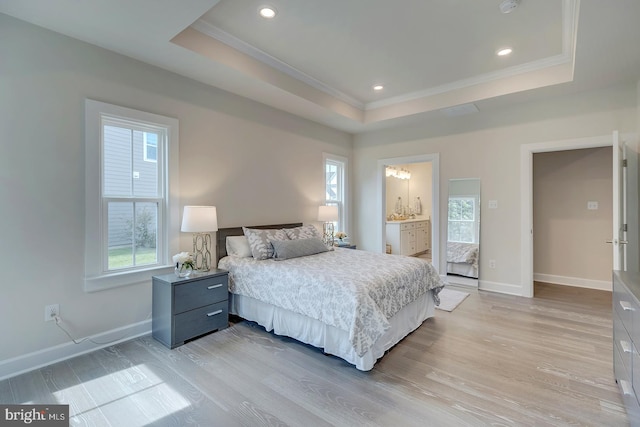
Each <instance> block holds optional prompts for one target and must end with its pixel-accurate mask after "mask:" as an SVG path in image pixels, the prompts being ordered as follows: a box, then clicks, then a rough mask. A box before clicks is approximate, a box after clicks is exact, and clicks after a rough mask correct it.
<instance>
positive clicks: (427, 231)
mask: <svg viewBox="0 0 640 427" xmlns="http://www.w3.org/2000/svg"><path fill="white" fill-rule="evenodd" d="M430 223H431V221H420V222H416V253H422V252H426V251H428V250H429V249H431V225H430Z"/></svg>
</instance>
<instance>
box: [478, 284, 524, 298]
mask: <svg viewBox="0 0 640 427" xmlns="http://www.w3.org/2000/svg"><path fill="white" fill-rule="evenodd" d="M478 289H480V290H481V291H490V292H499V293H501V294H507V295H516V296H519V297H521V296H524V295H523V293H522V291H523V289H522V286H520V285H512V284H510V283H499V282H489V281H487V280H479V281H478Z"/></svg>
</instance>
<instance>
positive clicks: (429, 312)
mask: <svg viewBox="0 0 640 427" xmlns="http://www.w3.org/2000/svg"><path fill="white" fill-rule="evenodd" d="M302 227H303V226H302V224H300V223H294V224H278V225H270V226H259V227H255V226H254V227H249V228H251V229H254V230H278V229H287V230H289V231H288V232H293V231H295V230H300V229H301V228H302ZM305 227H312V226H305ZM243 235H244V233H243V228H242V227H235V228H225V229H219V230H218V233H217V249H216V258H217V260H218V266H219V267H220V268H223V269H225V270H228V271H229V291H230V298H229V312H230V313H231V314H234V315H237V316H240V317H241V318H244V319H247V320H250V321H254V322H256V323H258V324H260V325H261V326H263V327H264V328H265V329H266V330H267V331H273V332H274V333H275V334H278V335H284V336H288V337H291V338H294V339H296V340H298V341H301V342H303V343H306V344H310V345H313V346H315V347H318V348H321V349H322V350H323V351H324V352H325V353H327V354H332V355H335V356H338V357H340V358H342V359H344V360H345V361H347V362H349V363H351V364H353V365H355V367H356V368H357V369H359V370H362V371H368V370H371V369H372V368H373V366H374V364H375V363H376V361H377V360H378V359H379V358H381V357H382V356H383V355H384V353H385V352H386V351H387V350H389V349H390V348H391V347H393V346H394V345H395V344H397V343H398V342H399V341H400V340H402V338H404V337H405V336H406V335H408V334H409V333H410V332H412V331H414V330H415V329H416V328H418V327H419V326H420V325H421V324H422V323H423V322H424V321H425V320H426V319H428V318H430V317H432V316H433V315H434V312H435V305H436V304H438V303H439V299H438V293H439V292H440V290H441V289H442V287H443V285H444V283H443V282H442V281H441V279H440V277H439V275H438V273H437V271H435V269H434V268H433V266H432V265H431V264H430V263H427V262H424V261H423V260H420V259H417V258H413V257H404V256H399V255H388V254H381V253H373V252H365V251H360V250H353V249H347V248H335V249H334V250H331V251H322V252H320V253H315V254H310V255H305V256H296V257H292V258H287V259H283V260H279V258H278V256H279V254H278V253H276V254H275V258H273V257H272V258H268V259H263V260H259V259H256V258H255V257H254V256H238V254H237V253H235V254H232V255H228V254H227V238H231V239H234V237H233V236H243ZM235 239H242V238H238V237H235ZM247 240H249V241H250V240H251V237H249V239H247ZM291 240H296V239H291ZM312 240H314V239H309V240H307V241H306V242H307V243H311V242H312ZM272 243H273V247H274V248H276V246H277V245H276V243H277V242H275V241H272ZM278 243H279V242H278ZM285 243H286V244H287V245H289V244H291V245H293V244H294V243H296V242H285ZM298 243H305V242H298ZM296 244H297V243H296ZM283 245H284V244H281V245H279V246H278V247H280V246H283ZM254 255H255V254H254Z"/></svg>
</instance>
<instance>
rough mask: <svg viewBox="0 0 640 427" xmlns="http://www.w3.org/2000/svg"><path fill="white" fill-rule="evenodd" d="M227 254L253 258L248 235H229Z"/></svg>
mask: <svg viewBox="0 0 640 427" xmlns="http://www.w3.org/2000/svg"><path fill="white" fill-rule="evenodd" d="M227 255H229V256H237V257H241V258H251V257H252V256H253V255H252V253H251V247H250V246H249V240H247V237H246V236H227Z"/></svg>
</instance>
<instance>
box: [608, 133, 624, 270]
mask: <svg viewBox="0 0 640 427" xmlns="http://www.w3.org/2000/svg"><path fill="white" fill-rule="evenodd" d="M625 159H626V147H625V144H624V142H623V141H621V140H620V135H619V134H618V131H617V130H616V131H613V230H612V231H613V239H612V240H610V241H608V243H612V246H613V269H614V270H626V269H627V265H626V255H627V246H626V245H627V231H626V218H625V216H626V205H627V191H626V169H627V168H626V167H625V166H626V165H625Z"/></svg>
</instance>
